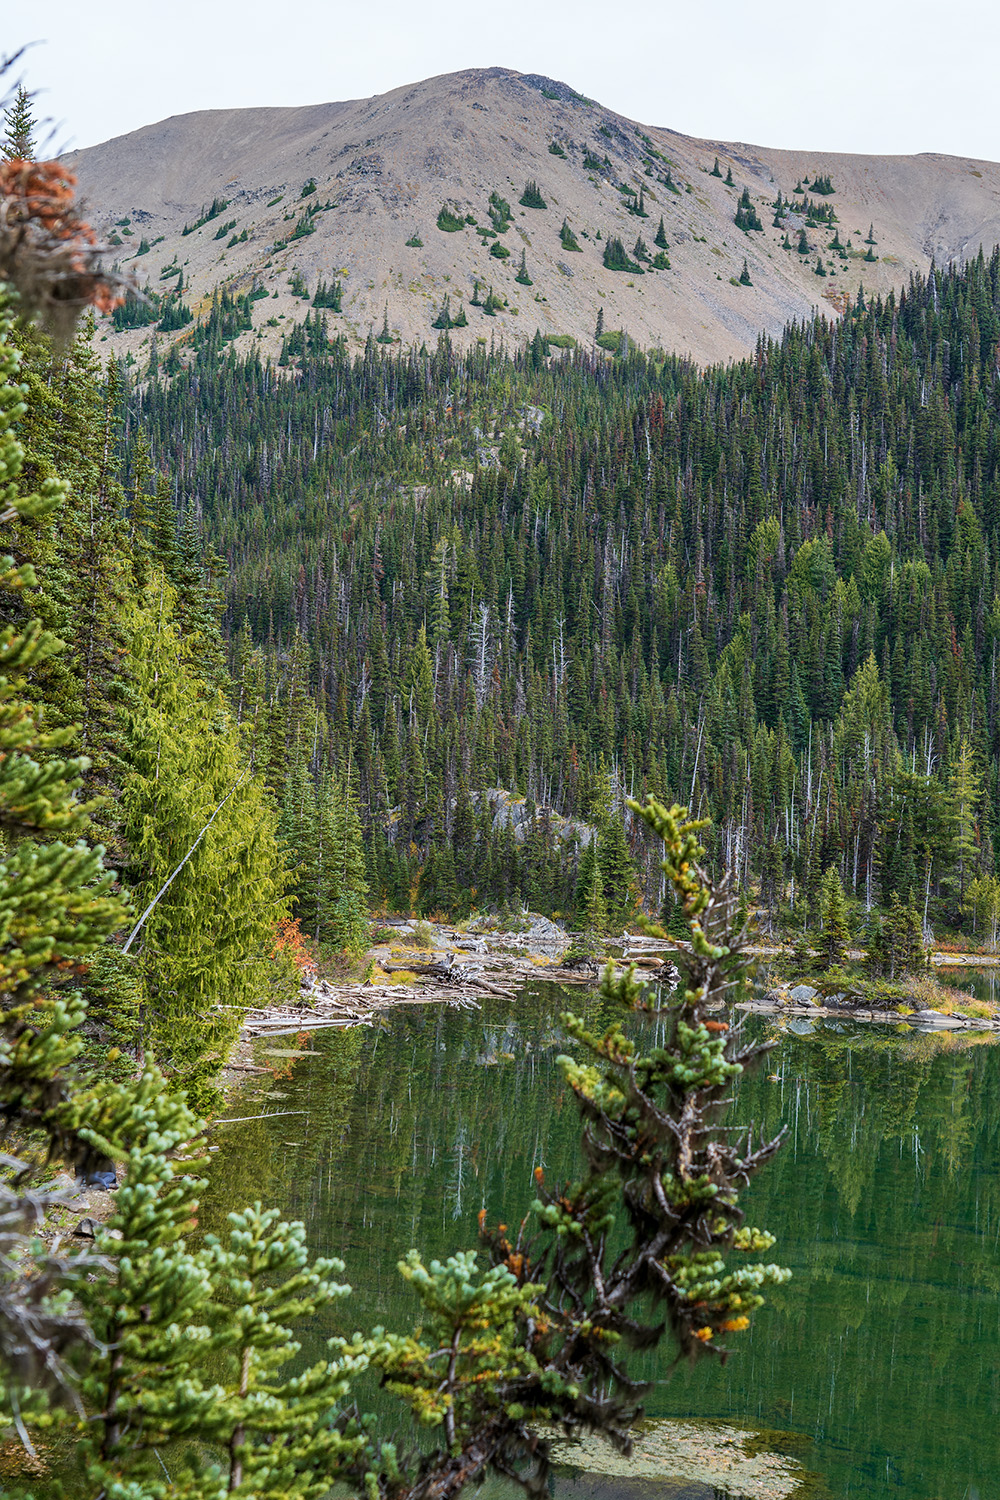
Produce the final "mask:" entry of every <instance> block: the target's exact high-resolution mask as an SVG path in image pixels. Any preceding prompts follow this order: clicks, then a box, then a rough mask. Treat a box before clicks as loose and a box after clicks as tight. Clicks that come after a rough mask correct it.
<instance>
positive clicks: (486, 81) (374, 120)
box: [68, 67, 1000, 363]
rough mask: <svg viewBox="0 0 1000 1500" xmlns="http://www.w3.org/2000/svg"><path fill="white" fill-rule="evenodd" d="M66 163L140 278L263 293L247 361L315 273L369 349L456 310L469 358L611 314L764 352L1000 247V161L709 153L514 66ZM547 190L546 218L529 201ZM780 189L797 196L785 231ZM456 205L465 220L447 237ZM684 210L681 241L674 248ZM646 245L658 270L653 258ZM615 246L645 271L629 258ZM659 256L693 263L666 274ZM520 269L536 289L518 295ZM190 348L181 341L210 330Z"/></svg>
mask: <svg viewBox="0 0 1000 1500" xmlns="http://www.w3.org/2000/svg"><path fill="white" fill-rule="evenodd" d="M716 159H718V171H719V175H718V176H714V175H712V174H713V168H714V166H715V163H716ZM68 161H69V164H70V165H71V166H72V167H73V168H74V170H75V171H76V172H77V174H78V177H79V182H80V188H81V191H82V193H83V195H84V197H85V199H86V200H87V201H88V203H89V205H90V212H91V217H92V219H93V221H94V222H95V224H96V225H97V227H98V228H99V229H100V230H102V231H103V232H105V233H107V234H109V235H111V236H113V238H114V239H116V240H119V241H120V242H121V253H122V256H123V258H122V261H121V265H122V268H123V269H124V270H126V271H128V272H130V273H132V274H133V275H134V276H135V277H136V278H137V281H138V283H139V284H140V286H145V285H147V284H148V286H149V287H150V288H151V289H152V290H153V291H159V292H163V290H164V288H173V287H175V286H176V280H175V278H174V277H173V276H172V275H168V276H163V274H162V273H164V272H167V271H168V270H169V269H170V268H172V267H174V266H177V267H179V269H180V270H182V271H183V298H182V299H181V300H182V301H183V306H184V307H185V308H188V307H190V309H191V311H192V313H193V314H194V316H195V318H198V317H199V316H203V315H205V314H206V313H207V312H208V310H209V308H210V306H211V298H212V294H213V292H214V291H215V289H216V288H217V287H219V286H222V285H224V286H227V287H228V288H229V290H230V291H231V292H232V293H233V294H246V293H249V292H250V291H251V290H254V289H255V290H256V291H257V293H258V300H256V301H255V302H254V303H253V310H252V320H253V331H250V330H247V331H245V332H243V333H242V335H241V339H242V343H241V345H240V347H243V348H244V349H245V348H246V347H247V346H248V344H249V343H250V342H251V341H253V342H254V343H255V345H256V347H258V348H260V349H261V351H262V352H268V353H274V352H276V351H277V350H278V349H280V347H281V344H282V339H283V336H284V334H285V333H286V331H287V330H288V329H289V328H290V326H291V324H292V322H293V321H294V320H295V318H296V317H301V316H302V312H303V302H302V300H301V298H300V297H299V296H297V295H296V294H295V292H294V291H293V289H292V286H291V285H290V282H291V281H292V280H293V279H296V273H297V278H298V279H296V286H297V288H298V291H299V293H302V292H307V293H308V294H309V297H310V300H312V297H313V295H314V294H315V292H316V288H317V285H318V283H319V282H321V281H324V282H326V283H327V286H328V288H329V287H333V286H335V284H336V283H337V282H339V283H340V285H341V288H342V290H341V294H340V297H339V299H338V298H337V297H328V298H327V300H328V301H333V302H334V303H336V302H337V301H338V300H339V303H340V307H341V309H342V310H341V311H339V312H338V311H336V310H335V308H334V307H330V308H328V309H327V310H326V316H327V321H328V326H329V331H330V334H331V335H335V334H337V333H341V334H344V335H345V336H346V338H347V341H348V347H351V346H353V345H354V344H355V343H357V342H363V341H364V340H365V339H366V338H367V337H368V335H369V334H370V333H372V332H375V333H378V332H379V331H380V330H383V331H384V330H385V328H386V326H387V327H388V331H389V334H391V335H392V337H393V338H395V339H398V340H401V341H402V342H403V343H404V344H408V343H410V342H411V341H416V342H417V343H418V344H419V343H420V342H422V341H427V342H428V343H430V342H431V341H432V340H433V339H434V338H435V337H436V334H435V333H433V332H432V325H433V324H434V323H435V322H436V321H440V317H439V315H440V313H441V310H442V308H443V306H444V302H445V298H446V297H447V298H448V299H449V300H448V311H449V313H450V316H451V319H452V321H454V319H455V318H456V317H459V316H460V314H461V313H463V312H464V315H465V319H466V326H464V327H461V326H460V327H459V328H458V329H456V330H455V332H454V333H453V335H452V337H453V341H455V342H457V343H459V344H470V343H474V342H475V341H476V340H477V339H485V340H486V341H487V343H489V342H491V341H492V340H493V339H494V338H497V339H499V338H503V339H504V340H505V341H506V342H507V343H508V344H515V345H516V344H520V343H523V342H524V340H525V339H528V338H530V337H531V336H532V335H533V333H534V331H535V329H536V327H537V328H540V329H541V331H542V333H543V334H545V335H547V336H556V337H557V338H558V337H559V336H562V338H563V339H564V341H566V342H569V341H570V340H572V339H575V340H577V341H578V342H580V343H584V344H586V345H588V346H589V344H590V342H591V340H592V339H593V336H594V333H595V328H596V325H597V319H598V314H599V310H600V309H602V308H603V326H604V328H605V330H606V331H607V332H608V333H609V334H614V333H616V332H620V331H622V330H624V331H625V332H626V333H627V334H628V335H629V336H630V337H631V338H632V339H634V340H637V341H638V342H639V343H641V344H642V345H644V346H647V347H656V346H661V347H663V348H664V349H666V350H669V351H672V352H676V353H679V354H686V355H690V356H691V357H692V358H694V359H695V360H696V361H698V362H700V363H705V362H711V361H715V360H726V359H729V358H736V357H739V356H741V355H743V354H745V353H747V352H748V351H750V350H752V348H753V347H754V344H755V342H756V339H757V337H758V335H759V333H760V332H761V330H764V331H765V332H767V333H769V334H771V335H778V334H779V333H780V331H781V329H782V328H783V327H784V326H785V324H786V323H787V322H789V321H790V320H795V319H801V318H806V317H809V316H810V315H811V314H812V313H813V312H814V311H815V310H816V309H817V308H822V309H823V310H832V309H833V308H837V309H838V310H839V309H841V308H843V306H844V305H845V304H846V299H847V298H848V297H854V296H855V295H856V293H857V290H858V287H859V285H862V284H863V286H864V288H865V290H866V292H882V293H884V292H887V291H888V290H889V289H891V288H893V287H900V286H902V285H905V284H906V283H907V282H908V280H909V277H910V275H911V273H913V272H914V271H924V272H925V271H926V270H927V269H928V267H929V265H930V262H931V259H932V258H933V259H934V260H936V261H937V262H938V263H939V264H940V263H947V262H952V261H956V260H962V259H964V258H965V257H966V256H972V255H974V254H975V253H976V252H977V251H978V249H979V247H980V245H983V246H984V247H985V248H986V249H987V250H989V249H991V248H992V247H993V246H994V245H995V244H997V243H998V241H1000V166H998V165H997V164H996V163H992V162H985V161H978V160H967V159H964V158H958V157H949V156H942V155H937V154H921V155H919V156H909V157H907V156H854V155H845V154H837V153H831V152H823V151H779V150H774V149H771V148H767V147H761V146H749V145H744V144H740V143H731V142H730V143H727V142H723V141H708V140H697V139H694V138H692V137H689V136H684V135H680V134H678V133H677V132H675V131H672V130H669V129H666V128H663V127H657V126H644V125H641V124H638V123H637V122H635V121H633V120H629V119H627V118H625V117H624V116H622V115H618V114H615V113H614V112H613V111H611V110H608V109H605V108H604V107H603V106H602V105H600V104H598V103H596V102H594V101H592V100H588V99H585V98H583V97H582V96H581V95H579V94H577V93H576V92H575V91H574V90H573V89H571V88H569V87H568V86H567V85H566V84H564V83H559V82H557V81H555V80H553V79H549V78H544V77H541V76H539V75H536V74H523V73H517V72H515V71H513V70H512V69H509V68H499V67H498V68H487V69H468V70H465V71H463V72H460V73H452V74H445V75H442V76H441V77H438V78H431V79H427V80H425V81H424V82H423V83H418V84H415V85H413V86H409V87H404V88H399V89H394V90H392V91H391V92H389V93H387V94H381V95H376V96H375V97H373V98H370V99H363V100H351V101H348V102H343V103H334V104H319V105H309V106H303V107H301V108H292V109H239V110H235V109H234V110H205V111H199V112H197V113H193V114H188V115H179V116H173V117H171V118H170V119H168V120H165V121H162V122H160V123H159V124H156V125H149V126H146V127H144V128H143V129H141V130H137V131H133V132H131V133H130V134H128V135H125V136H120V137H118V138H117V139H115V140H111V141H108V142H105V143H104V144H103V145H99V146H94V147H92V148H90V149H88V150H86V151H81V152H78V153H76V154H75V155H73V156H72V157H70V158H68ZM727 175H729V176H731V179H732V186H728V185H727V181H726V179H727ZM529 182H533V183H535V184H537V187H538V190H539V195H540V196H539V199H538V200H536V201H541V202H544V204H545V205H546V206H545V207H544V208H540V207H532V206H530V204H528V205H522V204H521V203H520V201H519V200H520V199H521V198H522V196H523V195H524V190H525V187H526V184H528V183H529ZM312 184H315V188H314V189H313V187H312ZM797 186H802V187H803V188H804V189H805V192H803V193H801V194H796V193H795V189H796V187H797ZM827 188H832V192H831V191H823V189H827ZM744 190H746V194H747V197H746V198H744V200H743V201H744V207H745V213H744V215H743V217H744V221H745V222H746V221H747V220H749V221H750V222H753V218H754V216H756V219H757V220H759V222H760V224H761V225H762V228H761V229H760V230H757V229H753V228H751V229H743V228H738V227H737V225H736V223H735V222H734V221H735V219H736V216H737V211H738V209H739V205H740V200H741V196H742V195H743V193H744ZM779 192H780V194H781V197H782V200H783V201H784V200H787V199H789V198H791V200H792V202H791V205H790V211H789V212H788V214H787V216H786V217H785V218H784V219H783V220H782V223H781V224H780V226H779V227H775V226H774V222H773V221H774V218H775V211H774V203H775V201H776V199H777V197H778V194H779ZM491 194H493V195H495V196H494V199H493V214H492V216H491V212H490V208H491V202H490V199H491ZM640 194H641V206H642V208H643V210H644V213H645V214H646V215H648V216H647V217H643V216H640V215H639V214H638V213H637V212H636V210H637V209H638V208H639V207H640V197H639V195H640ZM498 204H506V205H508V206H509V210H510V217H509V219H508V217H507V214H506V212H505V210H504V208H503V207H498V206H497V205H498ZM747 205H749V207H748V208H747ZM810 207H812V208H813V209H814V210H818V211H819V212H820V213H821V214H822V215H823V216H824V217H823V218H822V219H817V218H816V215H815V212H814V213H813V215H812V217H810V212H809V210H810ZM442 208H445V209H446V210H447V212H448V213H450V214H451V215H452V217H451V219H450V220H447V219H445V220H443V221H442V222H444V223H450V224H451V225H452V226H453V227H452V228H450V229H447V228H446V229H442V228H439V227H438V218H439V214H440V213H441V210H442ZM213 209H214V210H215V212H214V213H213V212H212V211H213ZM206 214H211V215H212V216H211V217H210V218H207V219H204V216H205V215H206ZM661 217H662V219H663V225H664V230H665V239H666V242H667V244H666V247H665V248H664V247H663V246H658V245H657V244H655V243H654V237H655V236H656V233H657V229H658V226H659V223H660V219H661ZM203 219H204V222H202V223H200V224H199V227H197V228H194V227H192V226H194V225H196V224H198V221H199V220H203ZM469 220H473V221H474V222H472V223H470V222H468V221H469ZM831 220H832V222H831ZM564 223H565V224H566V225H567V226H568V229H569V230H570V231H571V236H564V235H563V234H562V233H561V231H562V229H563V225H564ZM869 226H872V233H871V235H869ZM185 229H187V230H188V233H186V234H185V233H184V230H185ZM800 231H802V232H803V233H804V244H805V245H806V246H808V250H807V251H806V252H804V253H802V254H800V253H798V246H799V244H800V242H802V241H800ZM835 236H836V238H835ZM639 237H641V239H642V240H643V241H644V243H645V245H646V247H647V248H648V252H649V256H650V260H647V261H641V260H637V259H636V256H635V253H634V247H635V245H636V241H637V239H638V238H639ZM786 237H787V241H788V244H789V245H790V247H791V248H783V242H784V240H785V239H786ZM612 239H618V240H620V241H621V244H622V248H623V250H624V252H625V260H626V261H627V262H628V263H629V264H630V265H631V266H632V267H633V269H631V270H630V269H624V270H611V269H607V268H606V267H605V265H604V256H605V253H606V249H607V246H608V243H609V240H612ZM411 241H420V242H421V243H408V242H411ZM574 241H575V243H576V244H577V245H578V246H579V250H577V249H574V248H570V247H571V246H572V244H573V243H574ZM870 241H874V243H870ZM144 244H145V245H148V246H149V248H148V249H147V250H144V251H143V253H142V254H138V253H136V252H137V251H138V250H139V249H140V248H141V247H142V246H143V245H144ZM831 244H832V245H834V246H835V247H836V246H837V245H838V244H839V245H840V246H842V247H843V248H842V249H840V250H838V249H837V248H834V249H830V248H829V246H830V245H831ZM133 247H134V248H133ZM504 251H506V252H508V253H507V254H506V255H505V254H504V253H503V252H504ZM658 251H659V252H660V253H661V255H662V260H661V265H662V264H663V261H664V260H667V261H669V269H666V268H664V269H652V265H651V261H652V258H653V257H655V256H656V255H657V253H658ZM129 252H131V253H129ZM522 253H523V255H524V257H525V266H526V271H527V277H528V279H529V280H530V285H526V284H524V281H523V280H522V282H520V283H519V282H518V281H517V280H516V276H517V272H518V270H519V268H520V266H521V263H522V260H521V258H522ZM744 262H745V263H746V272H747V274H746V276H745V277H744V278H743V281H742V282H741V276H743V267H744ZM818 264H820V265H822V269H823V271H825V272H826V274H825V275H820V274H819V273H818V270H817V265H818ZM639 270H641V271H642V272H643V274H641V275H640V274H638V271H639ZM747 279H748V280H749V282H750V283H751V284H750V285H747V284H745V283H746V280H747ZM477 284H478V286H479V288H480V292H481V295H480V296H479V298H477V299H475V301H478V302H480V303H481V302H483V301H485V300H486V298H487V296H488V294H489V289H490V288H491V287H492V288H493V291H494V302H495V303H499V304H501V305H498V306H495V307H494V308H493V313H494V315H493V316H489V315H488V313H485V312H484V311H483V309H482V308H481V307H480V306H476V305H475V302H474V294H475V288H476V286H477ZM265 290H266V292H267V294H268V300H267V301H266V302H265V300H264V295H263V294H264V291H265ZM157 310H158V309H157ZM183 315H184V316H186V313H184V314H183ZM149 316H150V317H152V312H150V314H149ZM248 320H249V318H248ZM171 321H176V320H168V327H169V323H170V322H171ZM460 321H461V320H460ZM97 336H98V339H99V340H101V339H107V340H109V341H110V342H111V343H112V345H113V346H115V347H117V348H118V350H119V352H120V353H121V354H122V355H126V354H127V353H128V352H129V351H131V353H132V355H133V358H138V357H139V350H140V349H141V348H142V347H143V346H144V345H148V342H149V340H150V337H151V325H150V323H148V322H147V324H146V325H145V326H143V327H140V328H126V329H121V330H118V329H112V328H110V327H105V326H99V328H98V335H97ZM386 336H388V335H386ZM171 337H172V339H173V340H174V341H176V342H178V343H179V344H180V347H181V349H182V350H183V348H184V346H185V344H186V343H188V342H189V341H190V340H191V337H192V330H191V328H190V327H188V328H187V329H184V328H181V329H179V330H178V329H175V330H174V331H173V332H172V334H171ZM608 342H610V343H613V342H614V340H613V338H612V339H610V340H608ZM159 343H160V351H161V354H162V352H163V349H164V348H165V344H164V342H163V340H162V339H161V340H160V341H159Z"/></svg>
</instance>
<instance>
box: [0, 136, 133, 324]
mask: <svg viewBox="0 0 1000 1500" xmlns="http://www.w3.org/2000/svg"><path fill="white" fill-rule="evenodd" d="M101 251H102V247H101V246H100V245H99V244H98V240H97V235H96V234H95V233H94V230H93V229H92V228H91V227H90V225H89V224H87V223H85V222H84V220H83V219H82V218H81V217H80V213H79V210H78V205H77V203H76V178H75V177H74V176H73V173H72V172H69V171H67V170H66V168H65V167H64V166H63V165H62V164H61V163H60V162H57V161H23V160H21V159H20V158H18V157H14V158H13V159H12V160H10V161H4V162H0V278H2V279H4V280H7V281H10V282H11V283H12V284H13V285H14V286H15V287H16V288H17V290H18V292H19V293H20V296H21V301H22V304H23V306H24V310H25V311H26V312H28V313H29V314H30V313H40V314H41V315H42V316H43V317H44V318H46V320H47V321H48V322H50V323H52V324H53V325H54V327H55V328H56V329H57V330H58V331H62V332H66V331H67V325H68V326H70V327H71V326H72V324H73V322H75V319H76V316H77V314H78V313H79V312H80V311H81V309H83V308H84V307H95V308H97V310H98V311H99V312H110V311H111V310H112V308H114V307H117V306H118V305H119V303H121V302H123V301H124V300H125V292H126V290H127V284H126V282H125V281H124V280H123V278H122V277H120V276H118V275H116V274H115V273H113V272H111V271H108V270H106V269H105V267H104V266H103V265H102V264H101V260H100V256H101Z"/></svg>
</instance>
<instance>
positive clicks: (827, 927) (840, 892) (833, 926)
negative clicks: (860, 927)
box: [819, 865, 851, 969]
mask: <svg viewBox="0 0 1000 1500" xmlns="http://www.w3.org/2000/svg"><path fill="white" fill-rule="evenodd" d="M820 921H821V923H822V931H821V934H820V941H819V947H820V952H821V953H822V956H823V962H824V963H825V965H826V967H827V968H830V969H834V968H838V967H839V966H840V965H841V964H842V963H843V962H844V960H845V958H846V957H847V947H848V944H849V942H850V937H851V934H850V927H849V925H848V913H847V898H846V896H845V895H844V887H843V883H842V881H841V879H840V872H839V870H838V869H837V867H836V866H835V865H831V866H830V868H829V869H828V870H827V872H826V874H825V875H824V876H823V888H822V892H821V896H820Z"/></svg>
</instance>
